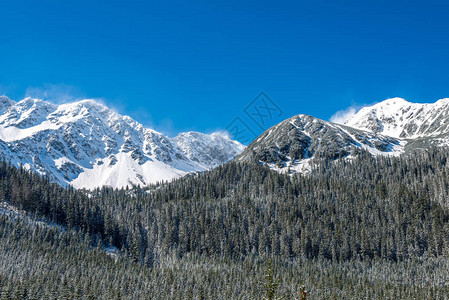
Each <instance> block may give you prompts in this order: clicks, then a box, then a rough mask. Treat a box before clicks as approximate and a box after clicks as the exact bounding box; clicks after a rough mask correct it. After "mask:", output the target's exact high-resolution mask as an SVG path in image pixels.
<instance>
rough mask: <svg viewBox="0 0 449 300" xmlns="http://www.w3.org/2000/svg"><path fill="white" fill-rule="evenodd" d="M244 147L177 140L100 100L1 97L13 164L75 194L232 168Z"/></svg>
mask: <svg viewBox="0 0 449 300" xmlns="http://www.w3.org/2000/svg"><path fill="white" fill-rule="evenodd" d="M243 148H244V147H243V146H242V145H241V144H240V143H238V142H236V141H232V140H230V139H229V138H226V137H223V136H221V135H218V134H212V135H207V134H201V133H195V132H188V133H182V134H179V135H178V136H177V137H175V138H173V139H170V138H168V137H166V136H164V135H163V134H161V133H159V132H157V131H154V130H152V129H146V128H144V127H143V126H142V125H141V124H139V123H138V122H136V121H134V120H133V119H131V118H130V117H128V116H122V115H119V114H118V113H116V112H114V111H112V110H111V109H109V108H108V107H106V106H104V105H102V104H100V103H98V102H96V101H94V100H82V101H78V102H74V103H68V104H62V105H54V104H51V103H49V102H46V101H42V100H38V99H32V98H26V99H24V100H22V101H19V102H17V103H16V102H14V101H11V100H10V99H8V98H7V97H0V149H1V153H2V156H3V158H5V159H7V160H10V161H11V162H12V163H14V164H16V165H19V164H22V165H23V166H24V167H26V168H29V169H31V170H33V171H36V172H38V173H40V174H42V175H47V176H49V177H50V179H51V180H52V181H55V182H59V183H61V184H63V185H68V184H71V185H73V186H74V187H75V188H89V189H91V188H95V187H100V186H104V185H108V186H112V187H125V186H127V185H133V184H134V185H137V184H140V185H146V184H148V183H154V182H156V181H162V180H171V179H173V178H176V177H180V176H183V175H185V174H187V173H189V172H192V171H204V170H207V169H209V168H212V167H215V166H217V165H219V164H222V163H225V162H227V161H229V160H230V159H232V158H233V157H234V156H235V155H236V154H238V153H240V152H241V151H242V150H243Z"/></svg>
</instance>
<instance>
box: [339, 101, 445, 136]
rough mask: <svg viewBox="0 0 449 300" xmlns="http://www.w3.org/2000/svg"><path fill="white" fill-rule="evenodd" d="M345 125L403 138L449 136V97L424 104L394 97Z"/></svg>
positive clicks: (367, 108) (353, 118) (360, 112)
mask: <svg viewBox="0 0 449 300" xmlns="http://www.w3.org/2000/svg"><path fill="white" fill-rule="evenodd" d="M344 124H345V125H347V126H351V127H354V128H358V129H362V130H367V131H371V132H374V133H380V134H383V135H388V136H391V137H396V138H401V139H416V138H423V137H438V136H441V135H447V134H448V132H449V98H446V99H441V100H438V101H437V102H435V103H424V104H423V103H410V102H408V101H406V100H404V99H402V98H392V99H388V100H385V101H383V102H380V103H377V104H375V105H373V106H368V107H364V108H362V109H361V110H360V111H358V112H357V113H356V114H355V115H354V116H352V117H351V118H349V119H348V120H346V121H345V122H344Z"/></svg>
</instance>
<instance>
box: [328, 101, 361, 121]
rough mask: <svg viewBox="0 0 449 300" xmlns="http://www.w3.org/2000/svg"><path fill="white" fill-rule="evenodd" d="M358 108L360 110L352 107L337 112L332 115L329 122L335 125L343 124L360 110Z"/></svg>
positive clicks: (358, 107) (357, 107)
mask: <svg viewBox="0 0 449 300" xmlns="http://www.w3.org/2000/svg"><path fill="white" fill-rule="evenodd" d="M360 108H361V107H360V106H356V105H354V106H350V107H348V108H346V109H343V110H339V111H337V112H336V113H335V114H333V115H332V117H331V118H330V121H331V122H333V123H337V124H344V123H345V121H347V120H349V119H350V118H351V117H353V116H354V115H355V114H356V113H357V112H358V111H359V110H360Z"/></svg>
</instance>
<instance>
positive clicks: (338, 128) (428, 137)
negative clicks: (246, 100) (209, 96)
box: [236, 98, 449, 173]
mask: <svg viewBox="0 0 449 300" xmlns="http://www.w3.org/2000/svg"><path fill="white" fill-rule="evenodd" d="M447 145H449V98H444V99H440V100H438V101H437V102H435V103H426V104H421V103H411V102H408V101H406V100H405V99H402V98H392V99H387V100H385V101H382V102H380V103H377V104H375V105H372V106H367V107H364V108H362V109H360V110H359V111H358V112H357V113H355V114H354V115H353V116H351V117H350V118H348V119H346V120H345V122H342V123H335V122H330V121H325V120H321V119H318V118H315V117H312V116H308V115H303V114H300V115H295V116H293V117H291V118H289V119H286V120H284V121H282V122H280V123H279V124H277V125H275V126H273V127H271V128H269V129H268V130H266V131H265V132H264V133H262V135H260V136H259V137H258V138H256V140H254V142H253V143H251V144H250V145H249V146H248V147H247V148H246V149H245V150H244V151H243V152H242V153H241V154H239V155H238V156H237V158H236V159H237V160H239V161H250V160H256V161H258V162H259V163H262V164H266V165H268V166H269V167H270V168H272V169H274V170H276V171H278V172H283V173H295V172H301V173H307V172H309V171H310V170H311V168H312V166H313V164H314V162H317V160H320V159H325V158H327V159H331V160H335V159H338V158H346V159H352V158H354V157H355V156H357V155H358V154H360V153H361V152H362V151H368V152H369V153H370V154H371V155H374V156H377V155H392V156H399V155H402V154H404V153H410V152H411V151H413V150H417V149H426V148H428V147H432V146H447Z"/></svg>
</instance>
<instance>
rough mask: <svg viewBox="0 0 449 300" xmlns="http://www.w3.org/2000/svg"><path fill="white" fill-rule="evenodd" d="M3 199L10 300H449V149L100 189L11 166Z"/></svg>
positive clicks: (5, 288) (1, 245) (5, 292)
mask: <svg viewBox="0 0 449 300" xmlns="http://www.w3.org/2000/svg"><path fill="white" fill-rule="evenodd" d="M0 201H1V207H0V258H1V259H0V295H1V296H0V299H263V298H264V297H265V299H304V297H305V294H304V293H302V291H303V288H302V286H303V287H304V288H305V290H306V291H307V299H447V298H449V152H448V151H447V149H442V148H439V149H430V150H426V151H421V152H417V153H414V154H412V155H407V156H401V157H376V158H374V157H372V156H371V155H369V154H368V153H362V154H361V155H359V156H358V157H356V158H353V159H351V160H337V161H332V160H326V159H324V160H322V161H320V162H319V163H317V164H316V165H315V166H314V167H313V169H312V171H311V173H310V174H307V175H299V174H295V175H286V174H279V173H276V172H273V171H271V170H269V169H268V168H267V167H265V166H261V165H259V164H257V163H255V162H254V163H238V162H231V163H228V164H226V165H224V166H221V167H218V168H216V169H214V170H212V171H208V172H204V173H199V174H192V175H189V176H186V177H183V178H180V179H177V180H174V181H172V182H170V183H159V184H155V185H151V186H149V187H138V186H137V187H132V188H131V187H130V188H128V189H121V190H113V189H110V188H102V189H97V190H94V191H87V190H84V191H83V190H74V189H72V188H62V187H60V186H59V185H56V184H54V183H50V182H49V180H48V179H47V178H45V177H40V176H39V175H36V174H34V173H30V172H29V171H26V170H25V169H23V168H16V167H13V166H11V165H10V164H9V163H8V162H4V161H3V162H1V163H0ZM270 289H271V290H270Z"/></svg>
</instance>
